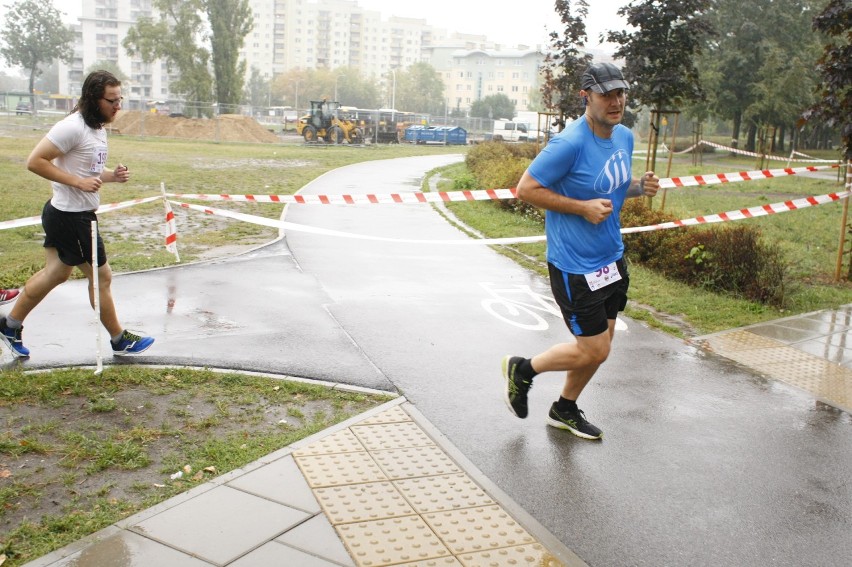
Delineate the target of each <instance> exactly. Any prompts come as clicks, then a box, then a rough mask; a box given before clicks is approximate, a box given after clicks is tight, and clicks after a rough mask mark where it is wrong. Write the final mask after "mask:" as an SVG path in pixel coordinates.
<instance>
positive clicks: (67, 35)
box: [0, 0, 74, 93]
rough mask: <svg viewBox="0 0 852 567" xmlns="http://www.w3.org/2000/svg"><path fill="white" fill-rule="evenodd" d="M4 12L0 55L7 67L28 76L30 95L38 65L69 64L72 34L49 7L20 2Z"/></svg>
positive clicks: (0, 35)
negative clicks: (19, 69) (17, 69)
mask: <svg viewBox="0 0 852 567" xmlns="http://www.w3.org/2000/svg"><path fill="white" fill-rule="evenodd" d="M6 8H7V9H8V12H7V13H6V16H5V17H4V22H3V27H2V29H0V54H2V55H3V59H5V60H6V63H7V64H8V65H10V66H13V67H23V68H24V69H26V70H27V71H28V72H29V75H30V80H29V92H30V93H33V92H34V90H35V80H36V78H37V77H38V76H39V75H41V73H42V71H41V68H40V67H41V65H42V64H49V63H51V62H52V61H53V60H55V59H60V60H62V61H64V62H66V63H70V62H71V60H72V59H73V57H74V49H73V42H74V32H72V31H71V29H70V28H69V27H68V26H66V25H65V24H63V23H62V18H61V14H62V13H61V12H59V11H58V10H57V9H56V8H54V7H53V5H52V4H47V5H45V4H44V3H43V2H35V1H34V0H21V1H19V2H16V3H15V4H13V5H12V6H6Z"/></svg>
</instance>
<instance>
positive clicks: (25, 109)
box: [15, 100, 33, 115]
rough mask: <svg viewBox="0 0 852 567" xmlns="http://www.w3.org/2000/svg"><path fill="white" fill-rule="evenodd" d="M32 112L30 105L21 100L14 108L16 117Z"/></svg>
mask: <svg viewBox="0 0 852 567" xmlns="http://www.w3.org/2000/svg"><path fill="white" fill-rule="evenodd" d="M32 112H33V107H32V105H31V104H30V103H28V102H27V101H25V100H22V101H21V102H19V103H18V105H17V106H15V114H16V115H18V114H32Z"/></svg>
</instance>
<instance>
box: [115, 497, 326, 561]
mask: <svg viewBox="0 0 852 567" xmlns="http://www.w3.org/2000/svg"><path fill="white" fill-rule="evenodd" d="M309 517H310V514H307V513H306V512H304V511H302V510H296V509H295V508H290V507H288V506H284V505H282V504H278V503H276V502H272V501H271V500H266V499H264V498H259V497H257V496H254V495H251V494H247V493H245V492H242V491H240V490H236V489H234V488H229V487H227V486H220V487H217V488H215V489H213V490H211V491H209V492H205V493H204V494H202V495H200V496H198V497H197V498H193V499H192V500H189V501H187V502H185V503H183V504H181V505H179V506H175V507H174V508H170V509H169V510H166V511H165V512H163V513H161V514H157V515H156V516H153V517H151V518H148V519H146V520H143V521H142V522H139V523H138V524H135V525H134V526H132V527H131V529H132V530H133V531H136V532H138V533H140V534H143V535H145V536H147V537H150V538H152V539H156V540H157V541H160V542H163V543H165V544H167V545H170V546H172V547H174V548H176V549H181V550H183V551H185V552H187V553H190V554H193V555H195V556H197V557H200V558H202V559H204V560H206V561H209V562H211V563H215V564H217V565H224V564H227V563H228V562H229V561H233V560H234V559H236V558H237V557H239V556H241V555H242V554H244V553H245V552H246V550H247V549H252V548H254V547H258V546H260V545H262V544H263V543H265V542H267V541H269V540H271V539H273V538H275V537H277V536H278V535H280V534H281V533H283V532H284V531H286V530H288V529H290V528H291V527H293V526H295V525H296V524H298V523H300V522H302V521H304V520H306V519H307V518H309ZM247 520H250V521H247Z"/></svg>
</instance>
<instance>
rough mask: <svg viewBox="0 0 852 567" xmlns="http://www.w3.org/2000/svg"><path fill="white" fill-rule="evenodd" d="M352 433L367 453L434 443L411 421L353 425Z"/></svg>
mask: <svg viewBox="0 0 852 567" xmlns="http://www.w3.org/2000/svg"><path fill="white" fill-rule="evenodd" d="M351 429H352V433H354V434H355V437H357V438H358V440H359V441H360V442H361V444H362V445H364V447H365V448H366V449H367V450H368V451H376V450H379V449H399V448H402V447H420V446H423V445H434V444H435V443H434V442H433V441H432V440H431V439H430V438H429V436H428V435H426V434H425V433H423V430H422V429H420V427H418V426H417V424H416V423H414V422H412V421H408V422H401V423H399V422H398V423H378V424H374V425H353V426H352V427H351Z"/></svg>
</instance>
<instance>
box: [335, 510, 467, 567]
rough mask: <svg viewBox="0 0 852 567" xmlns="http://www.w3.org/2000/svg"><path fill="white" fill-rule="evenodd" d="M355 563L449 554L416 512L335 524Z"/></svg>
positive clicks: (364, 566) (366, 565)
mask: <svg viewBox="0 0 852 567" xmlns="http://www.w3.org/2000/svg"><path fill="white" fill-rule="evenodd" d="M334 529H335V530H337V533H338V534H340V538H341V539H342V540H343V542H344V543H345V544H346V547H347V549H349V552H350V554H351V555H352V558H353V559H354V560H355V563H356V564H357V565H358V567H380V566H382V565H393V564H396V563H405V562H413V561H423V560H424V559H435V558H437V557H446V556H449V555H452V554H451V553H450V551H449V549H447V548H446V546H444V544H443V543H442V542H441V540H440V539H439V538H438V536H436V535H435V533H434V532H433V531H432V530H431V529H430V528H429V526H428V525H427V524H426V522H424V521H423V518H421V517H420V516H402V517H400V518H390V519H387V520H376V521H373V522H359V523H356V524H342V525H339V526H335V528H334Z"/></svg>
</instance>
